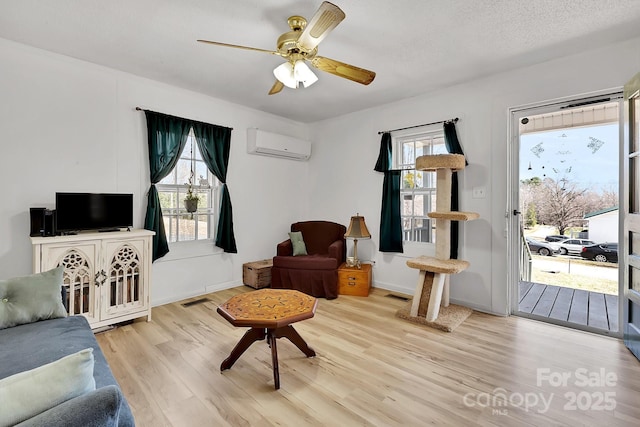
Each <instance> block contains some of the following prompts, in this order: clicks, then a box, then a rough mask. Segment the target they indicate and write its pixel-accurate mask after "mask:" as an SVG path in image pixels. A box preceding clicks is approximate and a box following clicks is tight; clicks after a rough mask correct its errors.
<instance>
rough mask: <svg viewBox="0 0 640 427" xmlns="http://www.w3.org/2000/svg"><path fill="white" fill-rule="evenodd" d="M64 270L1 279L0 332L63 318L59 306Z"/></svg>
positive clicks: (65, 312)
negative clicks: (39, 321)
mask: <svg viewBox="0 0 640 427" xmlns="http://www.w3.org/2000/svg"><path fill="white" fill-rule="evenodd" d="M63 271H64V267H58V268H54V269H53V270H49V271H45V272H43V273H38V274H32V275H30V276H24V277H15V278H13V279H6V280H0V329H4V328H11V327H13V326H17V325H22V324H24V323H32V322H36V321H38V320H46V319H55V318H57V317H66V315H67V311H66V310H65V308H64V305H63V304H62V294H61V290H62V273H63Z"/></svg>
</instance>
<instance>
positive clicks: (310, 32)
mask: <svg viewBox="0 0 640 427" xmlns="http://www.w3.org/2000/svg"><path fill="white" fill-rule="evenodd" d="M345 16H346V15H345V14H344V12H343V11H342V9H340V8H339V7H338V6H336V5H335V4H333V3H329V2H328V1H325V2H323V3H322V4H321V5H320V7H319V8H318V10H317V12H316V13H315V15H313V18H311V21H309V23H308V24H307V26H306V27H305V29H304V30H303V31H302V34H300V37H298V44H299V45H300V46H302V47H303V48H304V49H307V50H313V49H314V48H315V47H316V46H318V44H319V43H320V42H321V41H322V39H324V38H325V37H326V36H327V34H329V33H330V32H331V30H333V29H334V28H335V27H336V26H337V25H338V24H339V23H340V22H342V20H343V19H344V18H345Z"/></svg>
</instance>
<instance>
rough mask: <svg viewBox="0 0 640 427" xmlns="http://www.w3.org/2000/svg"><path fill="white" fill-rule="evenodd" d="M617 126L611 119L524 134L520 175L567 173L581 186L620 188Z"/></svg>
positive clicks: (521, 140) (521, 138)
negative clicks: (606, 121) (602, 123)
mask: <svg viewBox="0 0 640 427" xmlns="http://www.w3.org/2000/svg"><path fill="white" fill-rule="evenodd" d="M618 129H619V128H618V124H617V123H612V124H607V125H600V126H588V127H576V128H566V129H560V130H554V131H548V132H539V133H530V134H525V135H523V136H521V137H520V179H521V180H523V179H529V178H533V177H535V176H537V177H540V178H543V174H546V176H547V177H550V178H554V179H556V180H559V179H562V178H564V177H566V178H567V179H569V180H570V181H572V182H576V183H577V184H578V187H580V188H592V189H594V190H596V191H598V190H601V189H611V190H615V191H618V169H619V168H618V149H619V145H620V144H619V134H618ZM529 164H531V168H532V169H531V170H528V168H529Z"/></svg>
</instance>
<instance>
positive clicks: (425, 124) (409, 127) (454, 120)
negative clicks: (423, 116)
mask: <svg viewBox="0 0 640 427" xmlns="http://www.w3.org/2000/svg"><path fill="white" fill-rule="evenodd" d="M457 121H458V118H457V117H456V118H455V119H450V120H439V121H437V122H431V123H424V124H422V125H415V126H407V127H406V128H398V129H391V130H382V131H380V132H378V135H382V134H383V133H386V132H396V131H399V130H405V129H413V128H419V127H422V126H429V125H437V124H438V123H445V122H454V123H455V122H457Z"/></svg>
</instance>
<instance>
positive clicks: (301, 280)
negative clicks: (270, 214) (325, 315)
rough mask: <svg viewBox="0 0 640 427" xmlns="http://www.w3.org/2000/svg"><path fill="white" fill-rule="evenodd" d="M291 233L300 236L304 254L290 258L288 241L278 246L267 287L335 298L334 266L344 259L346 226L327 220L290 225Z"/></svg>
mask: <svg viewBox="0 0 640 427" xmlns="http://www.w3.org/2000/svg"><path fill="white" fill-rule="evenodd" d="M291 231H300V232H301V233H302V239H303V240H304V243H305V245H306V247H307V254H308V255H297V256H293V246H292V244H291V240H285V241H284V242H281V243H279V244H278V246H277V252H276V256H275V257H273V267H272V268H271V287H272V288H276V289H295V290H298V291H300V292H304V293H305V294H308V295H312V296H314V297H324V298H327V299H333V298H336V297H337V296H338V267H340V264H342V263H343V262H344V260H345V256H346V243H345V239H344V233H346V231H347V229H346V227H345V226H344V225H340V224H336V223H334V222H329V221H304V222H296V223H294V224H291Z"/></svg>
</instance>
